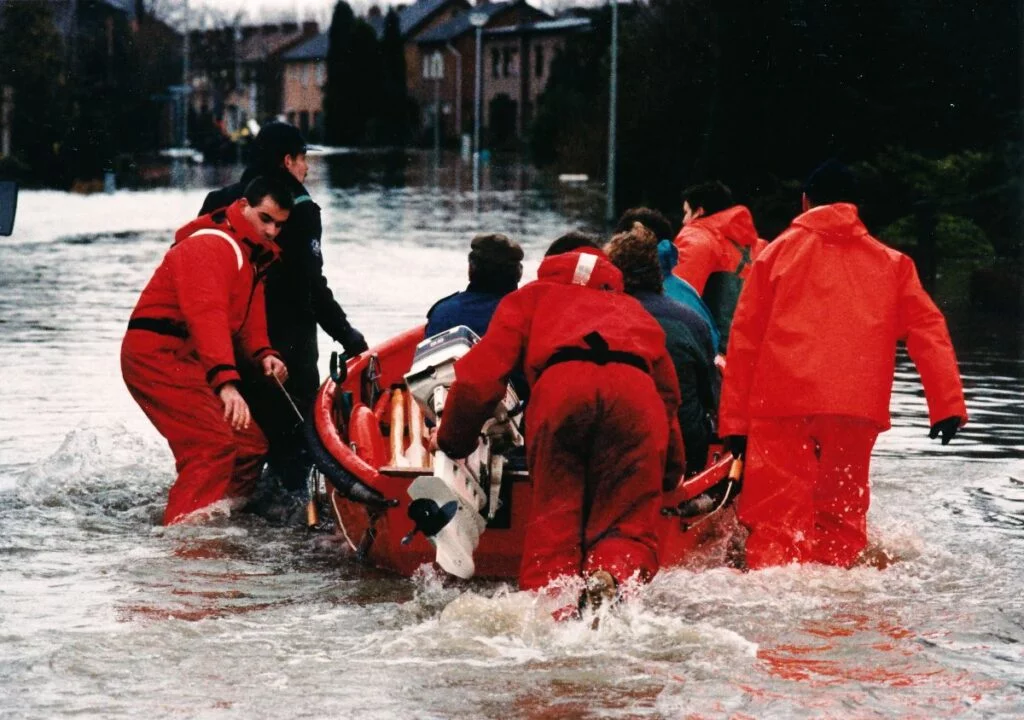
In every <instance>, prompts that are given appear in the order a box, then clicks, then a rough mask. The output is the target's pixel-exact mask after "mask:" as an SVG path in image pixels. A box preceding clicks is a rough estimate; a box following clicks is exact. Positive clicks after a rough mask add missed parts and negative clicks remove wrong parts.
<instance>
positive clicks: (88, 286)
mask: <svg viewBox="0 0 1024 720" xmlns="http://www.w3.org/2000/svg"><path fill="white" fill-rule="evenodd" d="M224 179H225V180H226V179H227V178H226V177H225V178H224ZM208 181H209V182H210V183H214V182H219V180H217V179H216V178H211V179H209V180H208ZM471 185H472V178H471V175H470V170H469V168H468V166H464V165H461V164H460V163H458V162H457V161H455V160H454V159H452V161H451V162H449V163H446V164H445V166H444V167H443V168H440V169H438V168H436V167H435V166H434V165H433V164H432V163H431V160H430V156H429V155H413V156H411V157H410V158H409V160H408V163H407V164H404V165H403V164H399V163H395V162H391V161H388V160H387V159H386V158H382V157H373V156H340V157H336V158H333V159H331V160H330V162H328V161H327V159H325V158H317V159H315V160H314V162H313V163H312V173H311V177H310V183H309V186H310V190H311V193H312V196H313V198H314V199H315V200H317V201H318V202H319V204H320V205H321V206H322V207H323V220H324V244H323V249H324V258H325V268H326V275H327V278H328V280H329V282H330V284H331V287H332V289H333V290H334V292H335V295H336V296H337V297H338V298H339V300H340V302H341V303H342V305H343V306H344V308H345V310H346V312H347V313H348V314H349V317H350V318H351V320H352V322H353V324H354V325H355V326H356V327H358V328H359V329H361V330H362V331H363V332H364V333H365V335H366V337H367V340H368V341H369V343H370V344H371V345H374V344H376V343H379V342H381V341H383V340H385V339H386V338H388V337H390V336H391V335H393V334H395V333H397V332H399V331H401V330H404V329H407V328H409V327H411V326H413V325H416V324H418V323H420V322H422V321H423V318H424V315H425V312H426V310H427V309H428V308H429V307H430V306H431V305H432V304H433V303H434V301H435V300H437V299H438V298H440V297H442V296H444V295H447V294H450V293H452V292H454V291H456V290H459V289H462V288H463V287H464V285H465V282H466V254H467V252H468V245H469V240H470V238H471V237H472V235H474V234H475V233H477V232H504V233H506V234H508V235H510V236H512V237H513V238H514V239H516V240H518V241H519V242H520V243H522V245H523V247H524V250H525V251H526V258H527V260H526V263H525V268H526V272H525V275H526V278H527V279H529V278H532V277H534V276H535V273H536V268H537V265H538V263H539V260H540V257H541V256H542V254H543V250H544V249H545V248H546V247H547V245H548V244H549V243H550V241H551V240H552V239H554V238H555V237H556V236H557V235H559V234H561V233H562V232H564V231H566V230H568V229H570V228H572V227H574V226H576V225H577V224H578V223H579V222H581V220H582V219H583V218H585V217H588V216H589V215H588V214H589V213H590V212H591V211H592V203H593V201H594V197H595V196H596V197H598V198H599V197H600V189H599V188H597V189H595V188H588V187H586V186H582V187H574V188H569V189H566V188H562V189H560V190H559V191H558V192H555V191H554V190H552V188H551V187H550V186H549V185H548V184H546V183H545V182H544V181H543V179H542V178H540V177H539V176H537V174H536V173H535V171H532V170H529V169H525V168H515V169H510V170H497V169H488V171H487V173H486V174H485V178H484V184H483V187H484V192H483V193H482V196H481V197H480V198H479V199H478V200H476V199H475V198H474V197H473V194H472V192H471ZM205 193H206V188H201V187H195V188H194V189H188V190H172V189H164V190H152V191H140V192H118V193H116V194H113V195H94V196H88V197H85V196H77V195H69V194H65V193H58V192H46V191H24V192H23V193H22V194H21V196H20V199H19V208H18V218H17V223H16V226H15V234H14V236H13V237H10V238H0V356H2V357H3V359H4V362H3V366H4V367H3V376H2V381H0V383H2V388H3V389H2V394H0V557H2V562H0V687H3V692H0V717H17V718H52V717H58V716H71V715H74V716H79V717H97V718H139V717H147V718H181V717H201V718H254V717H288V718H325V717H334V718H399V717H403V718H405V717H410V718H455V717H458V718H499V717H500V718H508V719H511V718H633V717H649V718H660V717H666V718H680V717H785V718H803V717H808V718H810V717H814V718H820V717H835V718H847V717H857V718H874V717H878V718H883V717H884V718H890V717H915V718H923V717H926V718H939V717H953V716H956V717H978V718H982V717H986V718H987V717H1020V716H1024V592H1022V591H1024V386H1022V378H1024V362H1022V359H1021V358H1020V357H1018V356H1017V352H1018V351H1017V350H1016V349H1015V348H1016V347H1018V345H1019V343H1016V342H1012V340H1013V338H1010V340H1011V342H1005V339H1006V335H1007V334H1010V335H1012V334H1014V333H1019V325H1018V324H1017V323H1016V322H1014V321H1009V320H1001V319H999V318H993V317H991V316H982V317H979V316H972V315H970V314H969V313H967V312H966V311H963V310H957V311H956V312H955V313H952V314H951V325H952V329H953V334H954V341H955V344H956V346H957V350H958V354H959V357H960V360H961V368H962V372H963V375H964V384H965V387H966V391H967V399H968V409H969V411H970V412H971V424H970V425H969V427H968V428H967V430H966V431H965V432H964V433H963V435H961V436H958V437H957V438H956V439H955V440H954V442H953V444H952V445H950V446H949V447H946V448H943V447H941V446H940V445H939V444H938V442H937V441H929V440H928V439H927V429H928V428H927V414H926V410H925V405H924V399H923V393H922V391H921V388H920V383H919V381H918V379H917V374H916V372H915V371H914V369H913V366H912V365H911V364H910V363H909V361H908V360H907V359H906V356H905V355H901V360H900V363H899V367H898V376H897V382H896V392H895V395H894V398H893V405H892V408H893V423H894V427H893V429H892V430H891V431H889V432H888V433H886V434H883V435H882V436H880V438H879V441H878V444H877V445H876V450H875V455H874V458H875V459H874V462H873V465H872V482H873V502H872V507H871V513H870V515H869V523H870V531H871V535H872V540H873V542H874V543H875V544H877V545H880V546H881V547H883V548H885V549H886V550H888V551H889V552H891V553H894V554H895V555H896V556H898V558H899V561H898V562H896V563H895V564H894V565H893V566H891V567H890V568H888V569H886V570H884V571H877V570H874V569H868V568H858V569H855V570H852V571H841V570H836V569H831V568H823V567H787V568H779V569H773V570H768V571H761V572H754V573H747V574H741V573H738V572H736V571H734V570H728V569H712V570H707V571H704V572H696V571H691V570H687V569H675V570H669V571H665V572H662V573H661V574H659V575H658V576H657V578H656V579H655V581H654V582H653V583H652V584H651V585H650V586H649V587H647V588H645V589H644V590H643V591H642V592H641V593H640V595H639V597H638V598H636V599H635V600H634V601H631V602H630V603H628V604H626V605H625V606H624V607H622V608H620V609H618V610H616V611H615V612H614V613H613V614H610V615H608V616H607V617H605V618H604V619H603V622H602V624H601V626H600V629H599V630H597V631H590V630H589V629H587V628H586V627H585V626H584V625H583V624H582V623H564V624H555V623H553V622H552V621H551V620H550V618H549V617H548V615H547V613H546V612H545V611H544V610H543V609H542V608H538V607H535V606H534V604H533V601H532V599H531V598H530V597H529V596H528V595H526V594H521V593H517V592H514V588H509V587H507V586H505V585H504V584H501V583H494V582H479V581H473V582H461V581H460V582H454V581H452V580H451V579H448V578H442V577H440V576H438V575H435V574H433V573H432V572H430V571H427V570H424V571H422V572H421V574H420V575H419V576H418V577H416V578H414V579H412V580H409V579H403V578H396V577H393V576H390V575H387V574H385V573H382V572H378V571H375V570H372V569H367V568H363V567H360V566H357V565H356V564H354V563H353V562H351V561H350V559H349V558H348V555H349V552H348V550H347V547H346V546H345V544H344V543H343V542H339V541H338V540H336V539H335V538H334V537H333V536H331V535H327V534H309V533H307V532H306V531H305V530H304V529H301V528H289V527H281V526H277V525H273V524H271V523H269V522H267V521H266V520H263V519H260V518H257V517H252V516H236V517H233V518H231V519H230V520H221V521H217V522H215V523H213V524H211V525H207V526H200V527H174V528H170V529H165V528H162V527H160V526H159V525H158V522H159V518H160V516H161V513H162V511H163V506H164V503H165V499H166V492H167V489H168V487H169V485H170V483H171V482H172V480H173V478H174V464H173V459H172V457H171V454H170V451H169V450H168V449H167V446H166V444H165V443H164V441H163V440H162V438H161V437H160V436H159V435H158V434H157V433H156V431H155V430H154V429H153V428H152V426H151V425H150V424H149V422H148V421H147V420H146V418H145V417H144V416H143V414H142V412H141V411H140V410H139V408H138V407H137V406H136V405H135V403H134V402H133V401H132V399H131V398H130V397H129V395H128V392H127V390H126V389H125V387H124V384H123V382H122V380H121V375H120V367H119V361H118V352H119V347H120V342H121V338H122V336H123V332H124V328H125V324H126V322H127V318H128V315H129V313H130V311H131V309H132V307H133V305H134V303H135V301H136V299H137V297H138V294H139V292H140V290H141V289H142V287H143V285H144V284H145V283H146V281H147V280H148V278H149V277H150V275H151V273H152V272H153V270H154V268H155V267H156V265H157V264H158V263H159V261H160V259H161V258H162V256H163V254H164V252H165V251H166V250H167V248H168V246H169V244H170V242H171V238H172V234H173V231H174V229H175V228H177V227H178V226H179V225H181V224H183V223H184V222H185V221H186V220H187V219H189V218H191V217H193V216H194V215H195V213H196V212H197V211H198V208H199V207H200V205H201V203H202V200H203V197H204V196H205ZM477 204H478V205H479V214H477V212H476V210H477V207H476V205H477ZM330 349H331V346H330V344H329V342H328V339H327V337H326V336H323V335H322V336H321V355H322V357H321V367H322V368H323V369H325V370H326V366H327V356H328V355H329V353H330Z"/></svg>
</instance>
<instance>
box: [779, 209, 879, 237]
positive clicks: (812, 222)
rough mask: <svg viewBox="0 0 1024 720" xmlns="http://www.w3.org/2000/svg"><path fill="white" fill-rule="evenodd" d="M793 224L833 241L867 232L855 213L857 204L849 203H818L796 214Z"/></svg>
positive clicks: (860, 235)
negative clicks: (816, 205)
mask: <svg viewBox="0 0 1024 720" xmlns="http://www.w3.org/2000/svg"><path fill="white" fill-rule="evenodd" d="M793 224H794V225H796V226H798V227H802V228H804V229H806V230H810V231H811V232H813V233H817V234H818V235H821V236H822V237H824V238H826V239H827V240H830V241H833V242H835V241H840V240H844V241H845V240H852V239H855V238H861V237H863V236H865V235H867V234H868V230H867V228H866V227H864V223H862V222H861V221H860V217H859V216H858V214H857V206H856V205H851V204H850V203H835V204H833V205H819V206H818V207H815V208H811V209H810V210H808V211H807V212H805V213H803V214H802V215H798V216H797V217H796V219H795V220H793Z"/></svg>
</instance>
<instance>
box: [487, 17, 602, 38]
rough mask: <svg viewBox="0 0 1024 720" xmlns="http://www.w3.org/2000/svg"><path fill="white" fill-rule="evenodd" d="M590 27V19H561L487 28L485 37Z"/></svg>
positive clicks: (556, 31)
mask: <svg viewBox="0 0 1024 720" xmlns="http://www.w3.org/2000/svg"><path fill="white" fill-rule="evenodd" d="M589 27H590V18H585V17H561V18H556V19H554V20H540V21H538V22H525V23H519V24H518V25H506V26H502V27H496V28H487V29H486V30H484V35H488V36H491V35H525V34H527V33H529V34H531V35H532V34H540V33H559V32H572V31H575V30H584V29H586V28H589Z"/></svg>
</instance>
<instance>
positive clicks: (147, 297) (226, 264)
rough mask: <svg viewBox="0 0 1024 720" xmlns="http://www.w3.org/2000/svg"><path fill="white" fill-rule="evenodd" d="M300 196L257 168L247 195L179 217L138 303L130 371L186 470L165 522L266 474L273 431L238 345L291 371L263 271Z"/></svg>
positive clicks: (242, 491)
mask: <svg viewBox="0 0 1024 720" xmlns="http://www.w3.org/2000/svg"><path fill="white" fill-rule="evenodd" d="M292 202H293V198H292V195H291V192H290V190H289V189H288V186H287V185H285V184H283V183H281V182H279V181H278V180H276V179H275V178H262V177H259V178H256V179H254V180H253V181H252V182H250V183H249V185H248V186H247V187H246V188H245V192H244V194H243V196H242V197H241V198H240V199H238V200H236V201H235V202H233V203H231V204H230V205H228V206H227V207H226V208H223V209H220V210H217V211H215V212H213V213H211V214H209V215H202V216H200V217H199V218H197V219H196V220H193V221H192V222H190V223H188V224H187V225H185V226H184V227H182V228H181V229H180V230H178V231H177V233H176V234H175V237H174V244H173V245H172V246H171V249H170V250H168V251H167V254H166V255H165V256H164V259H163V262H162V263H161V264H160V266H159V267H158V268H157V269H156V272H155V273H154V274H153V277H152V278H151V279H150V281H149V283H148V284H147V285H146V287H145V289H144V290H143V291H142V295H141V296H140V297H139V300H138V303H136V305H135V309H134V310H133V311H132V314H131V319H130V320H129V322H128V331H127V332H126V333H125V336H124V340H123V342H122V345H121V372H122V375H123V376H124V381H125V384H126V385H127V386H128V390H129V392H130V393H131V395H132V397H133V398H134V399H135V401H136V402H137V403H138V404H139V407H141V408H142V411H143V412H144V413H145V414H146V417H148V418H149V420H150V421H151V422H152V423H153V425H155V426H156V429H157V430H159V431H160V434H161V435H163V436H164V437H165V438H166V439H167V442H168V444H169V445H170V447H171V451H172V452H173V453H174V460H175V463H176V465H177V470H178V477H177V479H176V480H175V482H174V484H173V486H172V487H171V489H170V492H169V494H168V498H167V507H166V509H165V510H164V515H163V522H164V524H165V525H171V524H174V523H178V522H181V521H183V520H185V519H187V518H189V517H190V516H192V515H193V513H195V512H196V511H198V510H202V509H204V508H207V507H208V506H210V505H212V504H213V503H216V502H218V501H221V500H236V501H239V502H241V501H244V500H246V499H247V498H248V495H249V493H251V491H252V489H253V487H254V486H255V483H256V480H257V478H258V477H259V472H260V467H261V465H262V463H263V458H264V456H265V455H266V452H267V442H266V439H265V438H264V436H263V433H262V432H261V431H260V429H259V428H258V427H257V426H256V425H255V424H254V423H253V422H252V417H251V414H250V410H249V406H248V404H247V403H246V401H245V400H244V399H243V397H242V395H241V393H240V392H239V387H238V386H239V383H240V380H241V375H240V373H239V368H238V366H237V364H236V361H235V346H236V345H237V346H238V347H239V348H240V354H241V356H242V357H243V358H244V359H245V361H247V362H250V363H252V364H254V365H256V366H258V367H259V369H260V371H261V372H262V373H263V374H265V375H268V376H273V377H274V378H276V379H277V380H278V381H281V382H283V381H285V380H286V379H287V378H288V370H287V367H286V366H285V364H284V362H283V361H282V360H281V358H280V355H279V354H278V353H277V351H276V350H274V349H273V348H271V346H270V340H269V339H268V338H267V326H266V315H265V313H264V309H263V275H264V273H266V270H267V268H268V267H269V266H270V265H271V264H272V263H273V262H274V261H275V260H276V259H277V257H278V252H279V250H278V246H277V244H276V243H275V242H274V240H275V238H276V237H277V235H278V233H279V232H280V230H281V226H282V225H283V224H284V222H285V221H286V220H287V219H288V215H289V213H290V211H291V208H292Z"/></svg>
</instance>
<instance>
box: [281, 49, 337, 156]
mask: <svg viewBox="0 0 1024 720" xmlns="http://www.w3.org/2000/svg"><path fill="white" fill-rule="evenodd" d="M329 42H330V38H329V36H328V33H326V32H323V33H320V34H319V35H317V36H315V37H312V38H310V39H309V40H306V41H305V42H302V43H300V44H299V45H297V46H295V47H294V48H292V49H291V50H289V51H288V52H286V53H285V54H284V55H282V56H281V57H282V61H283V62H284V86H283V91H282V103H281V112H282V114H283V115H284V116H285V119H287V120H288V122H290V123H291V124H292V125H295V126H296V127H297V128H299V129H300V130H301V131H302V134H303V135H305V136H306V137H307V138H309V139H310V140H313V141H315V142H319V141H322V140H323V133H324V117H323V103H324V91H323V87H324V83H326V82H327V48H328V45H329Z"/></svg>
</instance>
